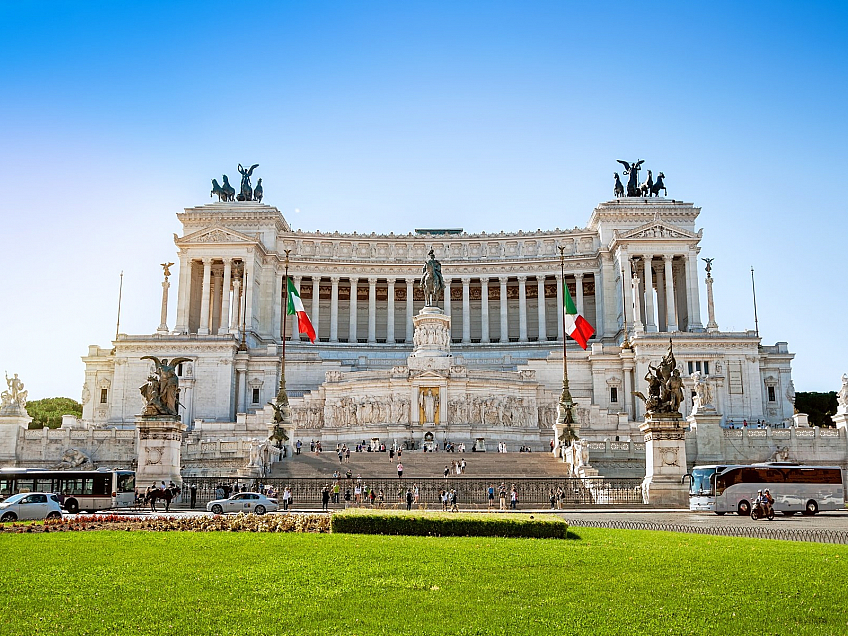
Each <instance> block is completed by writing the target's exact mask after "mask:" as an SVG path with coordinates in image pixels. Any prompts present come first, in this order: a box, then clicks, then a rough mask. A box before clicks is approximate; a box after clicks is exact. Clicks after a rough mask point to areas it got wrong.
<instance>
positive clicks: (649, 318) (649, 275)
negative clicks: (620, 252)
mask: <svg viewBox="0 0 848 636" xmlns="http://www.w3.org/2000/svg"><path fill="white" fill-rule="evenodd" d="M653 260H654V255H653V254H644V255H643V256H642V262H643V263H644V264H645V323H646V324H645V329H646V330H647V331H649V332H655V331H657V321H656V317H655V314H654V266H653Z"/></svg>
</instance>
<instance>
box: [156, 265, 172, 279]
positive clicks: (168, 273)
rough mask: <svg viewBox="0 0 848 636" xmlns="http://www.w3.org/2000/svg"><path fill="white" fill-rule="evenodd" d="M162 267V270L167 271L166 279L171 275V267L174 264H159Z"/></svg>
mask: <svg viewBox="0 0 848 636" xmlns="http://www.w3.org/2000/svg"><path fill="white" fill-rule="evenodd" d="M159 264H160V265H161V266H162V269H163V270H165V278H168V276H170V275H171V265H173V263H159Z"/></svg>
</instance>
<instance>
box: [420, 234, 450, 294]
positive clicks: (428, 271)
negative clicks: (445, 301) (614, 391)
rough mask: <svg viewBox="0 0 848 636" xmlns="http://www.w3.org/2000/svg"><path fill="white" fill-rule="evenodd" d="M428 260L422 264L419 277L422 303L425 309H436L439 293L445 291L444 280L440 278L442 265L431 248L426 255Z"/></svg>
mask: <svg viewBox="0 0 848 636" xmlns="http://www.w3.org/2000/svg"><path fill="white" fill-rule="evenodd" d="M428 256H429V257H430V260H429V261H427V262H426V263H424V269H423V274H424V276H422V277H421V284H420V287H421V289H423V290H424V301H425V305H426V306H427V307H437V306H438V305H437V304H436V303H437V302H438V300H439V292H442V291H444V289H445V279H444V278H442V264H441V263H440V262H439V261H437V260H436V255H435V254H434V253H433V250H432V248H431V249H430V253H429V254H428Z"/></svg>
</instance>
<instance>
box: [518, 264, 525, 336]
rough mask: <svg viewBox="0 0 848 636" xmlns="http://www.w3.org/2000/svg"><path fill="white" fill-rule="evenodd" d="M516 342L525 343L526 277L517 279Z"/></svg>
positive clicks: (522, 276)
mask: <svg viewBox="0 0 848 636" xmlns="http://www.w3.org/2000/svg"><path fill="white" fill-rule="evenodd" d="M518 342H527V276H524V275H521V276H519V277H518Z"/></svg>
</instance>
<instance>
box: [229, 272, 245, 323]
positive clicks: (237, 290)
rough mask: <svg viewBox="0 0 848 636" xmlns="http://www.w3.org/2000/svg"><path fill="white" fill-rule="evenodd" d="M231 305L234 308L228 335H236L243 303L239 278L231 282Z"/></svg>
mask: <svg viewBox="0 0 848 636" xmlns="http://www.w3.org/2000/svg"><path fill="white" fill-rule="evenodd" d="M233 303H234V305H235V307H234V308H233V315H232V319H231V320H230V333H234V334H238V333H239V331H240V330H241V312H242V311H243V310H242V304H243V303H242V300H241V278H236V279H234V280H233Z"/></svg>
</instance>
